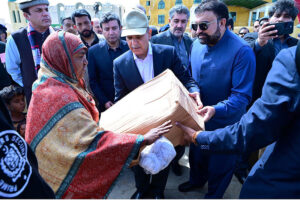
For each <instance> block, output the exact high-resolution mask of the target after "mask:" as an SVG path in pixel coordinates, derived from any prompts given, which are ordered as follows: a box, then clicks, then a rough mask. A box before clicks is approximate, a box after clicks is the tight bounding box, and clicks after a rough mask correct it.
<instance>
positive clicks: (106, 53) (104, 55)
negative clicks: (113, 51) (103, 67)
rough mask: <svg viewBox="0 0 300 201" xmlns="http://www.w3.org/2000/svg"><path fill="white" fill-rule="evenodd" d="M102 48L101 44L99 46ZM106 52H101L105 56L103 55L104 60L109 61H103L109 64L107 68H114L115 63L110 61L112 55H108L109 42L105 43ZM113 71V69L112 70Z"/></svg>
mask: <svg viewBox="0 0 300 201" xmlns="http://www.w3.org/2000/svg"><path fill="white" fill-rule="evenodd" d="M98 45H99V47H100V44H98ZM100 48H101V47H100ZM102 48H104V51H101V52H102V53H103V55H101V57H102V58H107V59H103V62H107V66H113V61H112V60H111V59H110V55H109V53H108V44H107V42H105V45H103V47H102ZM111 70H112V68H111Z"/></svg>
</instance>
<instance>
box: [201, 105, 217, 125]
mask: <svg viewBox="0 0 300 201" xmlns="http://www.w3.org/2000/svg"><path fill="white" fill-rule="evenodd" d="M198 114H199V115H201V116H202V117H203V121H204V122H207V121H209V120H210V119H211V118H212V117H213V116H214V115H215V114H216V110H215V108H214V107H212V106H205V107H204V108H202V109H201V110H199V112H198Z"/></svg>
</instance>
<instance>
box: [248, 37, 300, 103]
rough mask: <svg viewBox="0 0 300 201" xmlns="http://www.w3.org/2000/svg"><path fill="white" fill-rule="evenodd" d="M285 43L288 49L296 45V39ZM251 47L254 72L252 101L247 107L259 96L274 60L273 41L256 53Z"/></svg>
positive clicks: (290, 39)
mask: <svg viewBox="0 0 300 201" xmlns="http://www.w3.org/2000/svg"><path fill="white" fill-rule="evenodd" d="M286 42H287V45H288V46H289V47H292V46H295V45H297V42H298V40H297V39H296V38H293V37H289V39H288V40H287V41H286ZM253 43H255V41H253ZM251 46H252V47H254V53H255V56H256V72H255V80H254V83H253V95H252V101H251V104H250V105H249V107H250V106H251V105H252V104H253V103H254V102H255V101H256V99H258V98H259V97H260V96H261V93H262V88H263V85H264V83H265V80H266V78H267V75H268V73H269V71H270V69H271V67H272V63H273V61H274V59H275V49H274V44H273V40H269V41H268V43H267V44H266V45H265V46H263V47H262V48H261V49H260V50H258V51H257V50H256V49H255V45H254V44H252V45H251Z"/></svg>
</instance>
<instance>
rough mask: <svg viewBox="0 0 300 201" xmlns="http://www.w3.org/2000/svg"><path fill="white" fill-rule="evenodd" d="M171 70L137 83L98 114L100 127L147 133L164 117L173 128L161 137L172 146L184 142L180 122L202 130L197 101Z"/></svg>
mask: <svg viewBox="0 0 300 201" xmlns="http://www.w3.org/2000/svg"><path fill="white" fill-rule="evenodd" d="M188 94H189V92H188V91H187V89H186V88H185V87H184V86H183V84H182V83H181V82H180V81H179V80H178V79H177V77H176V76H175V75H174V74H173V72H172V71H171V70H166V71H164V72H163V73H161V74H160V75H158V76H156V77H155V78H154V79H152V80H150V81H148V82H147V83H145V84H143V85H141V86H139V87H138V88H136V89H135V90H134V91H132V92H131V93H130V94H128V95H127V96H125V97H124V98H122V99H121V100H120V101H119V102H117V103H116V104H115V105H113V106H112V107H110V108H109V109H108V110H106V111H105V112H103V113H101V118H100V127H102V128H103V129H105V130H110V131H113V132H117V133H133V134H146V133H147V132H148V131H149V130H150V129H152V128H155V127H157V126H159V125H161V124H162V123H164V122H165V121H167V120H169V119H170V120H172V125H173V127H172V129H171V130H170V132H169V133H167V134H165V135H164V136H165V137H167V138H168V139H169V140H170V141H171V142H172V143H173V145H174V146H176V145H179V144H181V143H182V142H183V133H182V131H181V130H180V129H179V128H178V127H177V126H175V122H176V121H179V122H181V123H183V124H185V125H187V126H189V127H191V128H193V129H195V130H204V122H203V120H202V118H201V117H200V116H199V115H197V113H196V110H195V108H196V103H195V102H194V101H193V100H192V98H191V97H190V96H189V95H188Z"/></svg>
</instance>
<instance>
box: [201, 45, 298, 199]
mask: <svg viewBox="0 0 300 201" xmlns="http://www.w3.org/2000/svg"><path fill="white" fill-rule="evenodd" d="M295 49H296V47H292V48H288V49H284V50H282V51H281V52H280V53H279V54H278V56H277V57H276V59H275V60H274V62H273V67H272V68H271V70H270V72H269V74H268V76H267V79H266V82H265V84H264V87H263V92H262V96H261V97H260V98H259V99H258V100H257V101H256V102H254V104H253V105H252V107H251V108H250V109H249V111H248V112H247V113H246V114H245V115H244V116H243V117H242V118H241V120H240V121H239V122H237V123H236V124H233V125H231V126H227V127H225V128H223V129H218V130H215V131H204V132H201V133H200V134H199V135H198V137H197V143H198V144H199V146H201V149H204V150H209V151H211V152H222V153H224V152H231V153H232V152H249V151H255V150H257V149H259V148H262V147H265V146H267V145H270V146H268V147H267V149H266V151H265V152H264V154H263V156H262V157H261V158H260V160H259V161H258V162H257V163H256V164H255V166H254V167H253V168H252V170H251V172H250V174H249V176H248V178H247V180H246V182H245V183H244V185H243V188H242V190H241V194H240V197H241V198H300V77H299V74H298V72H297V69H296V64H295Z"/></svg>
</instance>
